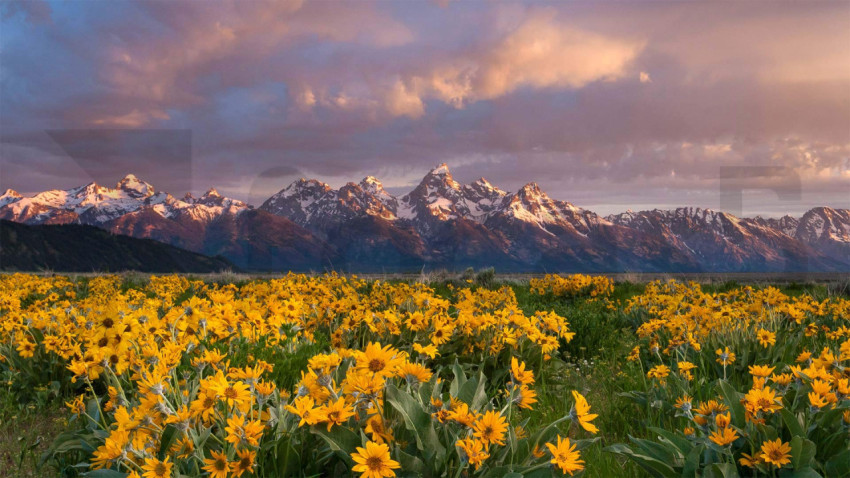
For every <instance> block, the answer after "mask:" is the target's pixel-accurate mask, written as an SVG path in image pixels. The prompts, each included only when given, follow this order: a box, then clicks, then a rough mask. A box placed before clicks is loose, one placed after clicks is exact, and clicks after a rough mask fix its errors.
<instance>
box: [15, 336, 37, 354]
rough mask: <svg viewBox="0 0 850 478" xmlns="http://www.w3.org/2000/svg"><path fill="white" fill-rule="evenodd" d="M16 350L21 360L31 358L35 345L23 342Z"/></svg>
mask: <svg viewBox="0 0 850 478" xmlns="http://www.w3.org/2000/svg"><path fill="white" fill-rule="evenodd" d="M17 350H18V354H20V356H21V358H31V357H32V356H33V355H34V353H35V344H34V343H32V342H30V341H29V340H23V341H22V342H21V343H20V345H18V349H17Z"/></svg>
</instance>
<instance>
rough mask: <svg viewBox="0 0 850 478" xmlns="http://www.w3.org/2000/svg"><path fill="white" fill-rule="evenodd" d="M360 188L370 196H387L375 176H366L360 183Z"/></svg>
mask: <svg viewBox="0 0 850 478" xmlns="http://www.w3.org/2000/svg"><path fill="white" fill-rule="evenodd" d="M360 187H361V188H363V190H364V191H366V192H368V193H370V194H387V193H386V192H385V191H384V185H383V183H381V181H380V180H378V178H376V177H375V176H366V177H365V178H363V180H362V181H360Z"/></svg>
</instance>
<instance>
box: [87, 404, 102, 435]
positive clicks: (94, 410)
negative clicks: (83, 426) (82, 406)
mask: <svg viewBox="0 0 850 478" xmlns="http://www.w3.org/2000/svg"><path fill="white" fill-rule="evenodd" d="M86 414H88V416H89V417H90V419H89V423H88V425H87V427H88V428H89V430H96V429H98V428H100V402H98V401H97V399H96V398H92V399H90V400H89V401H88V403H87V404H86Z"/></svg>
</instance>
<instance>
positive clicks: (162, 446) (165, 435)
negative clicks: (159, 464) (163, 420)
mask: <svg viewBox="0 0 850 478" xmlns="http://www.w3.org/2000/svg"><path fill="white" fill-rule="evenodd" d="M176 437H177V428H175V427H174V425H168V426H167V427H165V430H164V431H163V432H162V439H161V440H160V443H159V453H158V454H157V455H158V458H159V459H160V460H162V459H163V458H164V457H165V454H166V453H168V449H169V448H171V445H172V444H173V443H174V440H175V438H176Z"/></svg>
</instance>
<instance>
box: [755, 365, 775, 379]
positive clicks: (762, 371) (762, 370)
mask: <svg viewBox="0 0 850 478" xmlns="http://www.w3.org/2000/svg"><path fill="white" fill-rule="evenodd" d="M749 369H750V375H752V376H753V377H762V378H766V377H769V376H770V374H772V373H773V371H774V370H776V367H770V366H768V365H751V366H750V368H749Z"/></svg>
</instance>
